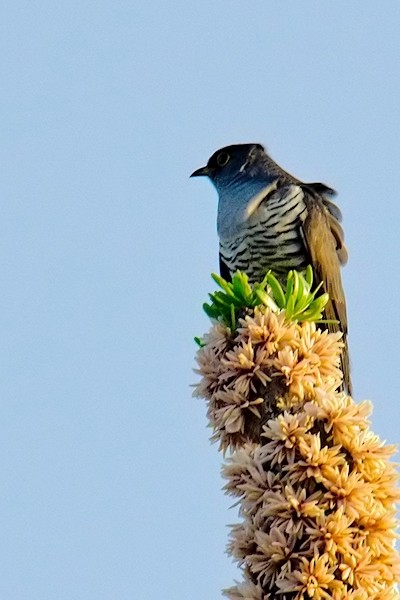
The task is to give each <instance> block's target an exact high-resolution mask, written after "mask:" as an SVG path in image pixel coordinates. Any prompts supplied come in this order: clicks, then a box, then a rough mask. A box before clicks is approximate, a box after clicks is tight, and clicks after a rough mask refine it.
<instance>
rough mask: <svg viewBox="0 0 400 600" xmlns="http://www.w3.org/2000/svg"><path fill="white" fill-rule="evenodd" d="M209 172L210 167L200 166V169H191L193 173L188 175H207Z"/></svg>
mask: <svg viewBox="0 0 400 600" xmlns="http://www.w3.org/2000/svg"><path fill="white" fill-rule="evenodd" d="M210 174H211V169H210V167H207V166H205V167H200V169H196V171H193V173H192V174H191V175H190V177H209V176H210Z"/></svg>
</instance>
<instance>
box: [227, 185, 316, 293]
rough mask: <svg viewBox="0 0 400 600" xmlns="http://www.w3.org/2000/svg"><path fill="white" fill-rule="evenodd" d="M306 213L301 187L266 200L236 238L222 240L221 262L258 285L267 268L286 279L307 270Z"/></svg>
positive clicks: (271, 196)
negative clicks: (296, 271) (303, 230)
mask: <svg viewBox="0 0 400 600" xmlns="http://www.w3.org/2000/svg"><path fill="white" fill-rule="evenodd" d="M306 213H307V209H306V205H305V202H304V192H303V190H302V189H301V187H300V186H297V185H290V186H285V187H282V188H279V189H278V190H276V191H274V192H273V193H272V194H268V195H267V196H266V197H265V198H263V199H262V200H261V201H260V203H259V204H258V206H257V207H256V209H255V210H254V212H253V213H252V214H251V215H250V216H249V217H248V218H247V220H246V221H245V222H244V223H243V227H241V229H240V231H238V232H237V233H236V235H235V236H233V237H232V238H230V239H223V240H220V255H221V260H222V261H223V262H224V263H225V264H226V266H227V267H228V269H229V271H230V273H231V275H232V274H233V273H234V272H235V271H237V270H238V269H240V270H241V271H245V272H246V273H247V275H248V276H249V279H250V281H251V282H255V281H260V280H261V279H262V278H263V277H264V275H265V273H266V272H267V271H268V269H272V270H273V271H274V273H275V274H276V275H278V276H279V275H281V276H284V275H286V274H287V272H288V271H289V270H290V269H303V268H305V267H306V266H307V264H308V262H309V259H308V255H307V250H306V247H305V244H304V240H303V236H302V233H301V224H302V222H303V221H304V219H305V218H306Z"/></svg>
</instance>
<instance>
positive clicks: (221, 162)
mask: <svg viewBox="0 0 400 600" xmlns="http://www.w3.org/2000/svg"><path fill="white" fill-rule="evenodd" d="M230 158H231V157H230V156H229V154H228V153H227V152H220V153H219V154H218V156H217V165H218V166H219V167H224V166H225V165H227V164H228V162H229V160H230Z"/></svg>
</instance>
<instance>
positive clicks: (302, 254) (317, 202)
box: [191, 144, 351, 393]
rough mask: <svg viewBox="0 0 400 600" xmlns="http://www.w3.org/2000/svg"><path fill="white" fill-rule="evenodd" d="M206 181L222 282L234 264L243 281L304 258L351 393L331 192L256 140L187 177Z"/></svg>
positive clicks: (340, 240) (341, 250)
mask: <svg viewBox="0 0 400 600" xmlns="http://www.w3.org/2000/svg"><path fill="white" fill-rule="evenodd" d="M198 176H206V177H209V179H211V181H212V183H213V184H214V186H215V188H216V189H217V192H218V196H219V203H218V219H217V229H218V236H219V252H220V254H219V257H220V272H221V275H222V277H224V278H225V279H228V280H230V278H231V276H232V274H233V273H235V271H237V270H238V269H240V270H241V271H244V272H245V273H247V275H248V276H249V279H250V281H251V282H255V281H261V280H262V278H263V277H264V275H265V273H266V272H267V270H268V269H271V270H272V271H273V272H274V274H275V275H276V276H277V277H278V278H279V277H284V276H285V275H286V274H287V273H288V271H289V270H290V269H297V270H301V269H304V268H305V267H306V266H307V265H308V264H311V265H312V267H313V271H314V276H315V278H316V280H317V281H316V283H319V282H320V281H323V284H324V290H325V291H326V292H328V294H329V297H330V300H329V303H328V304H327V306H326V308H325V316H326V319H327V320H336V321H338V324H332V323H331V324H329V325H328V327H329V330H330V331H338V330H340V331H342V332H343V341H344V344H345V347H344V349H343V353H342V370H343V376H344V382H345V386H346V389H347V391H348V392H349V393H351V381H350V366H349V353H348V346H347V313H346V301H345V296H344V291H343V286H342V280H341V274H340V266H341V265H344V264H345V263H346V262H347V250H346V247H345V245H344V234H343V229H342V227H341V226H340V221H341V218H342V215H341V212H340V210H339V208H338V207H337V206H336V204H334V203H333V202H332V200H331V197H332V196H334V195H335V192H334V190H332V189H331V188H329V187H327V186H326V185H324V184H322V183H303V182H302V181H300V180H299V179H296V177H293V175H290V174H289V173H287V172H286V171H284V170H283V169H282V168H281V167H280V166H279V165H278V164H277V163H276V162H275V161H274V160H272V158H270V157H269V156H268V154H267V153H266V152H265V150H264V148H263V146H261V145H260V144H237V145H232V146H226V147H225V148H221V149H220V150H217V152H215V153H214V154H213V155H212V156H211V158H210V159H209V161H208V163H207V165H206V166H205V167H201V168H200V169H197V170H196V171H194V172H193V173H192V175H191V177H198Z"/></svg>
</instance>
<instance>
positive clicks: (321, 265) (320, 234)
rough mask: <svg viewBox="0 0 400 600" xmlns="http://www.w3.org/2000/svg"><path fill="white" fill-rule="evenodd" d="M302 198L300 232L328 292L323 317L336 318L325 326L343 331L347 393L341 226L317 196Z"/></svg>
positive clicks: (344, 258) (346, 376)
mask: <svg viewBox="0 0 400 600" xmlns="http://www.w3.org/2000/svg"><path fill="white" fill-rule="evenodd" d="M304 200H305V204H306V207H307V211H306V214H307V216H306V218H305V220H304V222H303V225H302V233H303V237H304V241H305V243H306V247H307V250H308V252H309V255H310V261H311V264H312V266H313V270H314V274H315V277H316V279H317V281H318V282H320V281H323V282H324V286H323V287H324V290H325V291H326V292H328V294H329V302H328V304H327V305H326V308H325V317H326V319H328V320H335V321H339V324H335V323H331V324H329V325H328V329H329V331H339V330H340V331H342V332H343V336H344V339H343V341H344V343H345V345H346V347H345V348H344V350H343V356H342V369H343V375H344V380H345V383H346V387H347V388H348V390H349V392H350V390H351V384H350V368H349V357H348V351H347V343H346V336H347V311H346V300H345V295H344V290H343V286H342V278H341V274H340V266H341V265H343V264H345V263H346V261H347V250H346V246H345V245H344V235H343V229H342V228H341V226H340V224H339V222H338V220H337V219H336V218H335V217H334V215H333V214H332V211H331V210H329V207H328V206H326V203H325V202H324V199H323V198H322V197H321V196H319V195H317V194H310V193H308V191H307V190H304Z"/></svg>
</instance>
